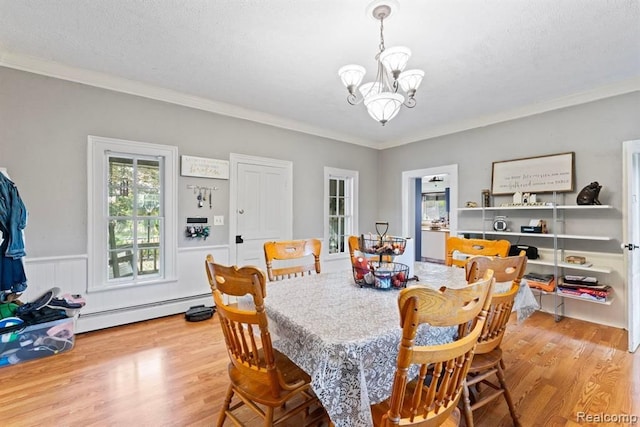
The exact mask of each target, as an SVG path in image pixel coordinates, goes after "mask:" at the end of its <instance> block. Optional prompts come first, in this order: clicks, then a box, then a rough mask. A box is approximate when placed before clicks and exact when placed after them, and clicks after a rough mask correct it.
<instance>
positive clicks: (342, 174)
mask: <svg viewBox="0 0 640 427" xmlns="http://www.w3.org/2000/svg"><path fill="white" fill-rule="evenodd" d="M358 176H359V172H358V171H354V170H348V169H338V168H332V167H328V166H325V167H324V198H323V206H324V217H323V218H324V242H325V243H324V244H323V245H322V247H323V252H324V256H325V257H326V259H328V260H332V259H343V258H349V249H348V242H346V241H345V242H344V244H345V251H344V253H337V254H330V253H329V204H328V203H327V200H329V179H331V178H334V177H335V178H350V179H351V180H352V183H353V188H351V200H352V202H351V203H352V208H353V209H352V212H353V218H352V219H353V230H351V232H352V233H353V234H355V235H357V234H358V200H360V199H359V198H358V188H359V185H358Z"/></svg>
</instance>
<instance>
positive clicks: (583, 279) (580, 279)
mask: <svg viewBox="0 0 640 427" xmlns="http://www.w3.org/2000/svg"><path fill="white" fill-rule="evenodd" d="M562 281H563V282H564V283H570V284H573V285H583V286H594V285H597V284H598V279H597V278H595V277H589V276H574V275H566V276H564V277H563V278H562Z"/></svg>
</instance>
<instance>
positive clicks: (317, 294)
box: [265, 263, 535, 427]
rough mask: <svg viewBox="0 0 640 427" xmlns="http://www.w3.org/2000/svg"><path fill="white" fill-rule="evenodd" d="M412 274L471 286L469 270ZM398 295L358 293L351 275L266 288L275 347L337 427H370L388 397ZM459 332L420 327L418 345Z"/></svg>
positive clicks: (424, 280)
mask: <svg viewBox="0 0 640 427" xmlns="http://www.w3.org/2000/svg"><path fill="white" fill-rule="evenodd" d="M414 272H415V274H416V276H417V277H418V278H419V279H418V280H417V281H413V280H412V281H409V283H408V286H431V287H436V288H439V287H441V286H448V287H459V286H464V285H466V281H465V277H464V269H460V268H452V267H446V266H443V265H440V264H431V263H416V265H415V269H414ZM507 285H509V286H510V284H507ZM507 287H508V286H507ZM521 288H527V290H528V286H521ZM505 290H506V289H505ZM503 292H504V291H503ZM529 292H530V291H529ZM397 297H398V291H397V290H393V289H392V290H378V289H375V288H361V287H360V286H358V285H356V284H355V282H354V279H353V275H352V272H351V270H345V271H339V272H330V273H321V274H317V275H310V276H304V277H298V278H293V279H287V280H282V281H277V282H270V283H268V285H267V297H266V298H265V308H266V311H267V314H268V317H269V329H270V331H271V333H272V335H273V340H274V342H273V345H274V347H275V348H276V349H278V350H279V351H280V352H282V353H284V354H285V355H287V356H288V357H289V358H290V359H291V360H293V361H294V362H295V363H296V364H297V365H298V366H300V367H301V368H302V369H304V370H305V371H306V372H307V373H308V374H309V375H310V376H311V381H312V382H311V385H312V388H313V390H314V392H315V393H316V395H317V396H318V398H319V399H320V401H321V402H322V404H323V405H324V407H325V409H326V410H327V412H328V414H329V417H330V418H331V421H332V422H333V423H334V424H335V425H336V427H341V426H366V427H369V426H372V425H373V421H372V418H371V411H370V405H372V404H375V403H378V402H380V401H383V400H385V399H387V398H388V397H389V396H390V394H391V389H392V385H393V376H394V373H395V367H396V358H397V354H398V346H399V343H400V340H401V334H402V330H401V328H400V317H399V312H398V304H397ZM532 298H533V296H532ZM533 301H535V298H533ZM455 334H456V329H455V328H454V327H448V328H447V327H430V326H428V325H423V328H422V329H421V330H420V331H419V333H418V337H417V344H418V345H436V344H444V343H447V342H450V341H452V340H453V339H454V337H455Z"/></svg>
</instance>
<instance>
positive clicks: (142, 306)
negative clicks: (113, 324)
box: [78, 293, 213, 319]
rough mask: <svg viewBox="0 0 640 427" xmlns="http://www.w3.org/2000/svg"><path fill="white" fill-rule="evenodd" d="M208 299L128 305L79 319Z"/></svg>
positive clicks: (170, 300)
mask: <svg viewBox="0 0 640 427" xmlns="http://www.w3.org/2000/svg"><path fill="white" fill-rule="evenodd" d="M207 297H209V298H211V294H210V293H206V294H201V295H192V296H189V297H182V298H174V299H169V300H164V301H156V302H150V303H147V304H139V305H128V306H126V307H120V308H113V309H111V310H104V311H96V312H94V313H80V316H79V317H78V318H80V319H84V318H89V317H92V316H105V315H109V314H117V313H126V312H128V311H132V310H144V309H146V308H154V307H162V306H166V305H168V304H177V303H181V302H190V301H193V300H194V299H200V298H207ZM211 305H213V298H211Z"/></svg>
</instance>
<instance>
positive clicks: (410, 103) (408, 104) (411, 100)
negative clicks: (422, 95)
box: [402, 96, 416, 108]
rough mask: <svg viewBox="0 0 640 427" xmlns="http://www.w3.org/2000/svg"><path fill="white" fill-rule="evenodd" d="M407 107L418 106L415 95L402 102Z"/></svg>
mask: <svg viewBox="0 0 640 427" xmlns="http://www.w3.org/2000/svg"><path fill="white" fill-rule="evenodd" d="M402 105H404V106H405V107H407V108H413V107H415V106H416V99H415V98H414V97H412V96H411V97H408V98H407V100H406V101H404V102H403V103H402Z"/></svg>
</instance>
